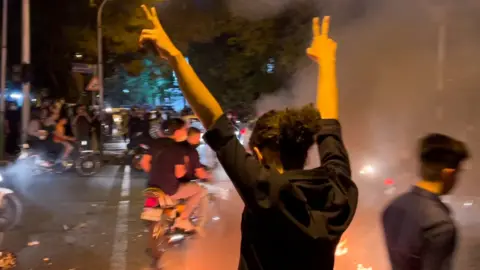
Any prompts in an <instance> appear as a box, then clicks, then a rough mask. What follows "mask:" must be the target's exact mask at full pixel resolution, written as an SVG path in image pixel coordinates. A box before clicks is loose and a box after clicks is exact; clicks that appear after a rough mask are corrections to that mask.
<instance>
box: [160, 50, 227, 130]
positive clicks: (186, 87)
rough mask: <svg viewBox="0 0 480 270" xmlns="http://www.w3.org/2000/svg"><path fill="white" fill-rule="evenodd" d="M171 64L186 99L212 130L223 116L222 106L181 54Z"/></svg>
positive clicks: (174, 57) (173, 57) (171, 59)
mask: <svg viewBox="0 0 480 270" xmlns="http://www.w3.org/2000/svg"><path fill="white" fill-rule="evenodd" d="M169 62H170V65H171V66H172V68H173V70H174V71H175V73H176V75H177V77H178V82H179V84H180V88H181V89H182V92H183V95H184V97H185V99H186V100H187V101H188V103H189V104H190V106H191V107H192V109H193V111H194V112H195V114H196V115H197V116H198V117H199V118H200V121H202V123H203V125H204V126H205V127H206V128H207V129H208V128H210V127H211V126H212V125H213V124H214V123H215V122H216V121H217V119H218V118H220V116H222V114H223V110H222V108H221V107H220V104H218V102H217V100H216V99H215V98H214V97H213V96H212V94H211V93H210V91H209V90H208V89H207V88H206V87H205V85H204V84H203V83H202V81H201V80H200V78H198V76H197V74H196V73H195V71H194V70H193V68H192V67H191V66H190V64H188V62H187V61H186V59H185V58H184V57H183V55H182V54H181V53H180V52H178V53H175V54H174V55H173V56H172V57H170V58H169Z"/></svg>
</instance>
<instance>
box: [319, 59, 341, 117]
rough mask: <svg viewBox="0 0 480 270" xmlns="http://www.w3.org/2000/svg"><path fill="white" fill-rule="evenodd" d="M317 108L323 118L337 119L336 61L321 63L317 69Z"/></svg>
mask: <svg viewBox="0 0 480 270" xmlns="http://www.w3.org/2000/svg"><path fill="white" fill-rule="evenodd" d="M318 73H319V78H318V86H317V87H318V89H317V108H318V110H319V111H320V115H321V116H322V118H323V119H338V88H337V73H336V63H335V62H329V63H327V64H322V65H321V66H320V69H319V72H318Z"/></svg>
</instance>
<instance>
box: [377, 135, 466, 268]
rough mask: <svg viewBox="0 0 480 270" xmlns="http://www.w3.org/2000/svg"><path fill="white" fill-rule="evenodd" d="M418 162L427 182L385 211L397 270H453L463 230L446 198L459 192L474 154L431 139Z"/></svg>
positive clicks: (422, 144)
mask: <svg viewBox="0 0 480 270" xmlns="http://www.w3.org/2000/svg"><path fill="white" fill-rule="evenodd" d="M418 157H419V160H420V176H421V177H422V178H421V180H420V181H418V182H417V184H416V185H415V186H413V187H412V188H411V190H410V191H408V192H406V193H404V194H402V195H400V196H399V197H397V198H396V199H395V200H393V201H392V202H391V203H390V204H389V205H388V206H387V208H386V209H385V211H384V212H383V227H384V233H385V240H386V244H387V248H388V254H389V258H390V262H391V264H392V269H395V270H449V269H453V262H454V259H453V254H454V251H455V247H456V244H457V230H456V227H455V223H454V221H453V218H452V216H451V213H450V209H449V208H448V206H447V205H445V204H444V203H443V202H442V200H441V199H440V196H441V195H445V194H448V193H450V191H451V190H452V189H453V188H454V186H455V184H456V183H457V181H458V177H459V174H460V173H461V171H462V163H463V162H464V161H465V160H466V159H467V158H468V150H467V147H466V145H465V144H464V143H463V142H460V141H457V140H455V139H453V138H451V137H448V136H446V135H442V134H430V135H428V136H426V137H424V138H423V139H422V140H421V141H420V149H419V153H418Z"/></svg>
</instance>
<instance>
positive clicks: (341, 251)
mask: <svg viewBox="0 0 480 270" xmlns="http://www.w3.org/2000/svg"><path fill="white" fill-rule="evenodd" d="M347 253H348V247H347V239H344V240H342V241H340V243H338V245H337V249H336V250H335V256H337V257H339V256H343V255H345V254H347Z"/></svg>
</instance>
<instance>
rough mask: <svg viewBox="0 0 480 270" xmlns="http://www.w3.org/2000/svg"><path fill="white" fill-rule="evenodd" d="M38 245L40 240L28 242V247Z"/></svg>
mask: <svg viewBox="0 0 480 270" xmlns="http://www.w3.org/2000/svg"><path fill="white" fill-rule="evenodd" d="M38 245H40V242H38V241H32V242H28V246H29V247H33V246H38Z"/></svg>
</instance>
